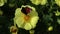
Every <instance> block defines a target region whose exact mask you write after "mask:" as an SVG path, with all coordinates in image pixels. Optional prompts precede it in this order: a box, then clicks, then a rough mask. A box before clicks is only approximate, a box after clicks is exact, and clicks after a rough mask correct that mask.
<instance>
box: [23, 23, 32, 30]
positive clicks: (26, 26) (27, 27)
mask: <svg viewBox="0 0 60 34" xmlns="http://www.w3.org/2000/svg"><path fill="white" fill-rule="evenodd" d="M31 28H32V26H31V25H30V24H29V23H26V24H25V26H24V29H26V30H31Z"/></svg>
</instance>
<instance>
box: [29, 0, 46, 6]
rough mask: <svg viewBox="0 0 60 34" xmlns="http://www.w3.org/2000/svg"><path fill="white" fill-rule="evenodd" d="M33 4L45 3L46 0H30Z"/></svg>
mask: <svg viewBox="0 0 60 34" xmlns="http://www.w3.org/2000/svg"><path fill="white" fill-rule="evenodd" d="M30 1H31V2H32V3H33V4H35V5H39V4H41V5H45V4H46V3H47V0H30Z"/></svg>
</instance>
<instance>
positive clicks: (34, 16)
mask: <svg viewBox="0 0 60 34" xmlns="http://www.w3.org/2000/svg"><path fill="white" fill-rule="evenodd" d="M23 7H24V8H25V7H28V8H30V9H32V10H30V12H29V13H27V14H25V13H23V12H22V11H21V10H22V8H23ZM23 10H24V9H23ZM38 19H39V17H38V13H37V12H36V10H35V8H34V7H31V6H29V5H26V6H24V5H22V7H21V8H17V9H16V11H15V17H14V23H15V24H17V26H18V27H19V28H23V29H25V30H30V29H32V28H35V26H36V24H37V22H38Z"/></svg>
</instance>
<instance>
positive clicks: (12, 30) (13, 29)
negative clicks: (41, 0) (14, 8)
mask: <svg viewBox="0 0 60 34" xmlns="http://www.w3.org/2000/svg"><path fill="white" fill-rule="evenodd" d="M10 32H11V34H17V32H18V28H17V27H16V26H11V27H10Z"/></svg>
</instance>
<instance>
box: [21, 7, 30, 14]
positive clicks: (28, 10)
mask: <svg viewBox="0 0 60 34" xmlns="http://www.w3.org/2000/svg"><path fill="white" fill-rule="evenodd" d="M21 11H22V12H23V13H24V14H26V15H27V14H28V13H30V11H31V8H29V7H22V10H21Z"/></svg>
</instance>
